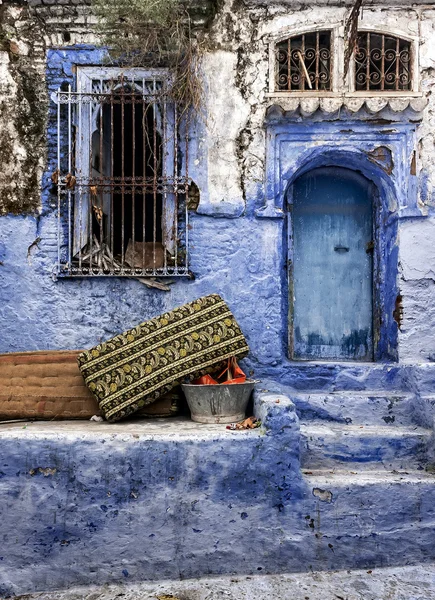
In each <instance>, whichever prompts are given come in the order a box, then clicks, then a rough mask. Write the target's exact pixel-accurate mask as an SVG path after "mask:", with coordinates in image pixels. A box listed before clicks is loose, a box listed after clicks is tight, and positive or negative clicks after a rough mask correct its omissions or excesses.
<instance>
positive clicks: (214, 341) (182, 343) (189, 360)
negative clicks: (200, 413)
mask: <svg viewBox="0 0 435 600" xmlns="http://www.w3.org/2000/svg"><path fill="white" fill-rule="evenodd" d="M248 352H249V347H248V345H247V343H246V340H245V337H244V335H243V333H242V331H241V330H240V327H239V326H238V324H237V322H236V320H235V318H234V316H233V314H232V313H231V311H230V309H229V308H228V306H227V305H226V304H225V302H224V301H223V300H222V298H221V297H220V296H219V295H218V294H211V295H210V296H205V297H203V298H199V299H198V300H195V301H193V302H189V303H188V304H185V305H184V306H181V307H180V308H176V309H175V310H173V311H171V312H168V313H165V314H163V315H160V316H159V317H156V318H155V319H151V321H146V322H145V323H141V324H140V325H138V326H137V327H134V328H133V329H130V330H129V331H126V332H125V333H122V334H120V335H117V336H116V337H114V338H112V339H111V340H109V341H107V342H103V343H102V344H99V345H98V346H95V348H92V349H91V350H87V351H86V352H83V353H81V354H80V355H79V356H78V358H77V361H78V364H79V368H80V371H81V372H82V375H83V377H84V380H85V383H86V385H87V386H88V388H89V389H90V390H91V392H92V393H93V394H94V395H95V397H96V398H97V401H98V404H99V406H100V409H101V412H102V413H103V415H104V417H105V418H106V419H107V420H108V421H119V420H120V419H123V418H125V417H127V416H128V415H130V414H132V413H133V412H135V411H137V410H138V409H139V408H141V407H142V406H145V405H146V404H150V403H151V402H154V401H155V400H157V398H159V397H160V396H162V395H163V394H165V393H166V392H168V391H169V390H171V389H172V388H173V387H174V386H175V385H178V384H180V383H181V382H183V381H184V382H188V381H192V380H193V379H196V378H198V377H200V376H201V375H205V374H207V373H213V372H215V371H217V370H219V369H222V368H223V366H224V362H225V360H226V359H228V358H230V357H231V356H235V357H236V358H238V359H240V358H243V357H244V356H246V355H247V354H248Z"/></svg>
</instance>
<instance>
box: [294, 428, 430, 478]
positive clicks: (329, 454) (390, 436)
mask: <svg viewBox="0 0 435 600" xmlns="http://www.w3.org/2000/svg"><path fill="white" fill-rule="evenodd" d="M431 435H432V432H431V430H429V429H424V428H422V427H417V426H411V427H387V426H376V425H371V426H363V425H343V424H337V423H330V422H328V423H327V424H325V423H322V422H311V423H302V424H301V465H302V468H308V469H331V470H333V469H340V468H341V469H342V468H347V469H349V470H353V471H359V470H361V469H387V470H397V469H405V470H406V469H423V468H424V465H425V462H426V453H427V448H428V443H429V440H430V439H431Z"/></svg>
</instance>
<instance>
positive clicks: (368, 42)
mask: <svg viewBox="0 0 435 600" xmlns="http://www.w3.org/2000/svg"><path fill="white" fill-rule="evenodd" d="M366 89H367V90H369V89H370V33H368V32H367V65H366Z"/></svg>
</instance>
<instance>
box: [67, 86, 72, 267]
mask: <svg viewBox="0 0 435 600" xmlns="http://www.w3.org/2000/svg"><path fill="white" fill-rule="evenodd" d="M71 99H72V98H71V85H68V172H69V173H72V147H71V128H72V121H71ZM71 238H72V219H71V190H68V271H69V272H70V273H71V264H72V245H71Z"/></svg>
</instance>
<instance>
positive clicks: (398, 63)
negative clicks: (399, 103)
mask: <svg viewBox="0 0 435 600" xmlns="http://www.w3.org/2000/svg"><path fill="white" fill-rule="evenodd" d="M411 89H412V73H411V42H409V41H408V40H404V39H401V38H398V37H394V36H392V35H384V34H382V33H373V32H365V31H364V32H360V33H358V43H357V47H356V50H355V91H357V92H360V91H376V92H404V91H409V90H411Z"/></svg>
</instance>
